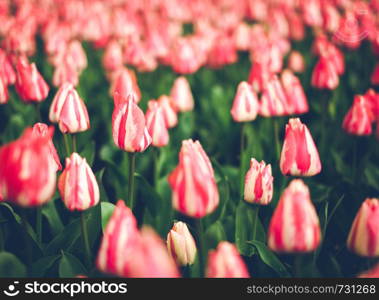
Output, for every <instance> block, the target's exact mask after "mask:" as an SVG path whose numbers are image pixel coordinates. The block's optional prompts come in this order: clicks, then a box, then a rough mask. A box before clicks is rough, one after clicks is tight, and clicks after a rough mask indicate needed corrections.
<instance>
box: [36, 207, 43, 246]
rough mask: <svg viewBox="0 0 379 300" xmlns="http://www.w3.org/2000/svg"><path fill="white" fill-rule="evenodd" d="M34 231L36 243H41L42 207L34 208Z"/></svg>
mask: <svg viewBox="0 0 379 300" xmlns="http://www.w3.org/2000/svg"><path fill="white" fill-rule="evenodd" d="M36 233H37V241H38V243H39V244H42V207H37V208H36Z"/></svg>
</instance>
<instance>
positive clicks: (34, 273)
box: [30, 255, 61, 277]
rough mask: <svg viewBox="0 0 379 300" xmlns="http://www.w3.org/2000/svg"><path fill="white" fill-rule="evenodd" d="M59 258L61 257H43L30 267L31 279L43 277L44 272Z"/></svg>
mask: <svg viewBox="0 0 379 300" xmlns="http://www.w3.org/2000/svg"><path fill="white" fill-rule="evenodd" d="M60 257H61V255H50V256H45V257H43V258H41V259H39V260H37V261H36V262H34V263H33V264H32V266H31V270H30V276H31V277H44V276H45V274H46V272H47V271H48V270H49V269H50V268H51V267H52V266H53V265H54V263H55V262H56V261H57V260H58V259H59V258H60Z"/></svg>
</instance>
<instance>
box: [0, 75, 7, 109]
mask: <svg viewBox="0 0 379 300" xmlns="http://www.w3.org/2000/svg"><path fill="white" fill-rule="evenodd" d="M8 100H9V94H8V86H7V85H6V84H5V82H4V80H3V79H2V77H0V104H5V103H7V102H8Z"/></svg>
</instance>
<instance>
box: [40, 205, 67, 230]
mask: <svg viewBox="0 0 379 300" xmlns="http://www.w3.org/2000/svg"><path fill="white" fill-rule="evenodd" d="M56 200H60V199H56ZM56 200H54V201H49V202H48V203H46V204H45V205H44V206H43V207H42V214H43V215H44V216H45V218H46V219H47V221H48V222H49V225H50V229H51V233H52V235H53V236H56V235H57V234H58V233H60V232H61V231H62V230H63V228H64V226H63V224H62V221H61V218H60V216H59V213H58V211H57V208H56V206H55V201H56Z"/></svg>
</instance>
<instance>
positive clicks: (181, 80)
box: [170, 76, 195, 112]
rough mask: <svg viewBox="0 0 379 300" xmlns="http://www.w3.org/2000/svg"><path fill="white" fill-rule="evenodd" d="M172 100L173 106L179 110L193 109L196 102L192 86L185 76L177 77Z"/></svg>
mask: <svg viewBox="0 0 379 300" xmlns="http://www.w3.org/2000/svg"><path fill="white" fill-rule="evenodd" d="M170 100H171V104H172V107H173V108H174V109H175V110H177V111H180V112H186V111H191V110H193V107H194V105H195V103H194V100H193V96H192V92H191V87H190V85H189V83H188V81H187V79H186V78H185V77H184V76H180V77H178V78H176V79H175V82H174V85H173V86H172V88H171V92H170Z"/></svg>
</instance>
